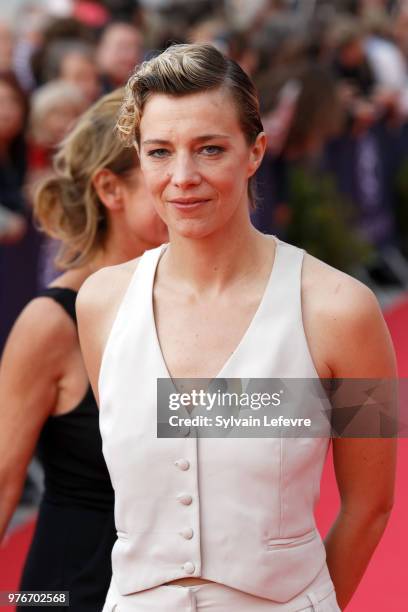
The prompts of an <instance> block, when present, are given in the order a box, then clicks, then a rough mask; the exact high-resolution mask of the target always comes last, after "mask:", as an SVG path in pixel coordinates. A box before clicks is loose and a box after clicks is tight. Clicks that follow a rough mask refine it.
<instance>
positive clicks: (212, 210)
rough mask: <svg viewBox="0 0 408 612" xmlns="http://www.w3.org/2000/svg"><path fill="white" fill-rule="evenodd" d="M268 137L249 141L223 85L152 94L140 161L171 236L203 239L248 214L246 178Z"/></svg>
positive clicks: (145, 114)
mask: <svg viewBox="0 0 408 612" xmlns="http://www.w3.org/2000/svg"><path fill="white" fill-rule="evenodd" d="M264 148H265V137H264V135H263V134H261V135H259V136H258V138H257V141H256V143H255V144H254V145H251V146H249V145H248V144H247V141H246V139H245V136H244V134H243V132H242V129H241V126H240V123H239V119H238V113H237V110H236V107H235V105H234V103H233V101H232V99H231V97H230V95H229V94H228V93H226V91H225V90H223V89H219V90H213V91H208V92H203V93H195V94H190V95H186V96H181V97H175V96H168V95H164V94H155V95H153V96H152V97H151V98H150V100H149V101H148V102H147V103H146V105H145V108H144V110H143V115H142V119H141V124H140V145H139V149H140V163H141V168H142V171H143V174H144V177H145V180H146V186H147V189H148V191H149V192H150V194H151V196H152V198H153V202H154V205H155V207H156V210H157V212H158V213H159V215H160V216H161V218H162V219H163V220H164V221H165V223H166V224H167V225H168V227H169V231H170V234H171V233H172V232H173V231H174V232H175V233H177V234H180V235H183V236H186V237H190V238H202V237H204V236H208V235H209V234H211V233H213V232H216V231H218V230H220V229H221V228H222V227H223V226H224V225H225V224H226V223H227V222H228V221H230V220H231V218H232V217H233V216H234V215H238V217H237V218H239V216H240V215H241V218H244V217H243V216H242V215H244V216H245V217H246V218H248V216H249V212H248V179H249V177H250V176H252V175H253V174H254V173H255V171H256V170H257V168H258V166H259V164H260V162H261V160H262V156H263V153H264Z"/></svg>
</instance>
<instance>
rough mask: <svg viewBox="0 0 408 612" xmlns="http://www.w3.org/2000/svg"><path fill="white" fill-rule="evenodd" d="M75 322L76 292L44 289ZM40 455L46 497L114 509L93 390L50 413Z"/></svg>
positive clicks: (63, 502) (50, 288) (62, 289)
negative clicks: (66, 409)
mask: <svg viewBox="0 0 408 612" xmlns="http://www.w3.org/2000/svg"><path fill="white" fill-rule="evenodd" d="M39 295H40V296H48V297H50V298H52V299H54V300H55V301H56V302H58V304H60V305H61V306H62V308H64V310H65V311H66V312H67V314H68V315H69V316H70V317H71V318H72V320H73V321H74V323H75V324H76V314H75V300H76V296H77V294H76V292H75V291H73V290H72V289H66V288H62V287H49V288H47V289H44V290H43V291H42V292H41V293H40V294H39ZM37 454H38V457H39V459H40V461H41V463H42V465H43V468H44V474H45V492H44V499H45V500H47V501H50V502H52V503H62V504H66V503H73V504H74V505H79V506H83V507H88V508H94V509H99V510H112V509H113V502H114V493H113V489H112V484H111V480H110V476H109V473H108V470H107V467H106V464H105V459H104V457H103V455H102V439H101V435H100V432H99V410H98V407H97V404H96V401H95V398H94V395H93V392H92V389H91V386H89V387H88V390H87V392H86V394H85V396H84V397H83V399H82V400H81V402H80V403H79V404H78V405H77V406H76V407H74V408H73V409H72V410H71V411H70V412H68V413H65V414H61V415H56V416H54V415H53V416H50V417H49V418H48V419H47V421H46V422H45V424H44V427H43V430H42V432H41V435H40V438H39V441H38V446H37Z"/></svg>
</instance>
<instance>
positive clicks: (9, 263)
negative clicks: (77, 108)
mask: <svg viewBox="0 0 408 612" xmlns="http://www.w3.org/2000/svg"><path fill="white" fill-rule="evenodd" d="M27 114H28V105H27V101H26V98H25V95H24V92H23V91H22V89H21V87H20V86H19V84H18V81H17V80H16V78H15V76H14V75H13V74H12V73H9V72H5V73H0V312H1V317H0V356H1V352H2V348H3V346H4V343H5V341H6V338H7V334H8V333H9V331H10V328H11V325H12V323H13V321H14V319H15V318H16V316H17V313H18V312H19V311H20V310H21V308H22V307H23V305H24V303H25V302H26V301H27V299H29V297H28V298H27V299H26V295H27V294H28V295H30V290H31V288H30V279H29V278H27V276H26V275H25V270H26V269H27V271H28V273H29V266H27V267H26V268H25V269H24V270H22V269H21V258H22V249H23V250H27V252H30V253H31V250H32V249H31V246H32V244H31V243H32V241H31V240H30V239H31V238H32V236H31V233H29V235H28V236H27V235H26V238H25V240H24V245H22V244H21V240H22V239H23V237H24V235H25V234H26V231H27V211H26V204H25V199H24V195H23V185H24V180H25V176H26V166H27V164H26V160H27V155H26V143H25V126H26V122H27ZM10 270H13V274H15V275H17V276H19V277H20V279H21V281H22V282H21V283H19V284H18V285H16V283H11V279H10V276H11V275H10V273H9V271H10ZM23 274H24V276H23ZM31 295H33V293H31Z"/></svg>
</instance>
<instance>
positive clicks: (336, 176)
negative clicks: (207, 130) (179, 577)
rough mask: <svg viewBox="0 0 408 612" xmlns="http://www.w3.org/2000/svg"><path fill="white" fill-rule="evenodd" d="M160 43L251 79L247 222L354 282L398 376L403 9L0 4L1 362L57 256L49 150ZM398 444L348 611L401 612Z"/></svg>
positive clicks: (21, 514)
mask: <svg viewBox="0 0 408 612" xmlns="http://www.w3.org/2000/svg"><path fill="white" fill-rule="evenodd" d="M172 42H210V43H212V44H214V45H216V46H217V48H219V49H220V50H222V51H223V52H224V53H225V54H227V55H229V56H230V57H231V58H233V59H235V60H236V61H237V62H239V64H240V65H241V66H242V68H243V69H244V70H246V71H247V72H248V74H250V76H251V77H252V79H253V80H254V81H255V84H256V86H257V88H258V91H259V95H260V100H261V111H262V116H263V120H264V126H265V130H266V132H267V134H268V138H269V147H268V152H267V155H266V157H265V160H264V162H263V164H262V166H261V168H260V170H259V173H258V177H257V201H258V204H257V209H256V211H255V212H254V213H253V215H252V219H253V223H254V224H255V226H256V227H258V228H259V229H260V230H261V231H263V232H267V233H273V234H276V235H278V236H279V237H280V238H282V239H283V240H287V241H288V242H292V243H294V244H296V245H298V246H301V247H304V248H305V249H307V250H308V251H309V252H310V253H312V254H313V255H315V256H317V257H319V258H320V259H323V260H324V261H326V262H328V263H329V264H331V265H333V266H335V267H337V268H340V269H342V270H344V271H346V272H348V273H350V274H352V275H354V276H356V277H357V278H359V279H361V280H362V281H363V282H365V283H366V284H368V285H369V286H370V287H371V288H372V289H373V290H374V291H375V293H376V295H377V296H378V298H379V300H380V303H381V304H382V306H383V308H384V312H385V316H386V318H387V322H388V324H389V327H390V330H391V333H392V335H393V339H394V342H395V345H396V349H397V353H398V360H399V368H400V375H401V376H403V375H405V374H406V372H408V337H406V336H407V334H408V332H407V331H406V329H407V327H408V326H407V321H408V297H406V296H407V293H406V292H407V288H408V1H406V0H400V1H397V0H330V1H328V0H327V1H325V0H3V1H2V2H1V4H0V313H1V316H0V354H1V351H2V348H3V346H4V342H5V339H6V337H7V334H8V332H9V330H10V328H11V326H12V324H13V322H14V320H15V318H16V317H17V316H18V314H19V312H20V311H21V309H22V308H23V307H24V305H25V304H26V303H27V302H28V301H29V300H30V299H31V298H32V297H34V296H35V295H36V293H37V292H38V290H39V289H41V288H42V287H44V286H45V285H46V284H47V283H48V282H49V281H50V280H52V278H53V277H54V276H55V275H56V273H57V272H56V270H55V268H54V266H53V263H52V253H53V251H54V250H55V247H56V245H55V243H52V242H50V241H49V240H46V239H45V238H44V236H42V235H41V234H40V233H39V232H38V230H37V229H36V227H35V224H34V223H33V219H32V212H31V211H32V202H33V197H34V193H35V189H36V185H37V184H38V183H39V181H41V179H43V178H44V177H47V176H48V175H49V174H51V173H52V172H53V165H52V159H53V154H54V152H55V151H56V149H57V147H58V144H59V143H60V142H61V140H62V139H63V138H64V136H65V135H66V134H67V133H68V131H69V130H70V129H71V127H72V126H73V125H74V124H75V121H76V120H77V119H78V117H79V116H80V115H81V113H83V112H84V110H85V109H86V108H87V107H88V106H89V105H90V104H92V102H94V101H95V100H96V99H97V98H98V97H100V96H101V95H102V94H104V93H106V92H108V91H111V90H112V89H115V88H116V87H118V86H120V85H122V84H124V83H125V82H126V80H127V78H128V76H129V74H130V73H131V71H132V69H133V68H134V66H135V65H136V64H138V63H139V62H141V61H142V60H143V59H146V58H149V57H151V56H152V54H154V53H157V52H158V50H161V49H163V48H165V47H166V46H168V45H169V44H171V43H172ZM113 137H114V136H113V135H112V138H113ZM26 341H27V342H30V338H29V337H27V339H26ZM0 401H2V402H3V401H7V398H0ZM405 442H406V440H401V441H400V462H399V467H398V469H399V473H398V492H397V493H398V497H397V503H396V509H395V511H394V514H393V517H392V519H391V521H390V524H389V526H388V528H387V532H386V535H385V536H384V539H383V540H382V542H381V543H380V546H379V549H378V550H377V552H376V554H375V557H374V559H373V561H372V563H371V564H370V567H369V569H368V571H367V573H366V576H365V577H364V579H363V582H362V584H361V586H360V588H359V591H358V592H357V594H356V596H355V598H354V599H353V601H352V603H351V604H350V606H349V607H348V610H351V611H352V612H361V611H364V612H365V611H366V610H370V612H380V611H381V612H383V611H384V610H386V611H387V612H391V611H392V612H403V611H405V610H406V609H407V603H406V602H407V601H408V588H407V585H406V576H405V572H404V568H405V569H406V554H404V545H405V546H407V545H408V538H407V533H408V531H407V529H406V527H405V524H404V522H405V521H404V519H405V515H406V512H407V510H408V499H407V494H406V492H405V493H404V488H405V489H406V487H404V480H405V479H404V476H405V474H406V469H408V449H407V445H406V444H405ZM11 443H12V442H11ZM41 487H42V474H41V470H40V468H39V465H38V463H37V462H36V461H35V460H34V461H33V462H32V464H31V466H30V470H29V474H28V477H27V482H26V486H25V490H24V494H23V497H22V500H21V503H20V506H19V509H18V511H17V512H16V514H15V516H14V518H13V521H12V524H11V526H10V529H9V534H8V537H7V538H6V541H5V543H4V544H3V546H2V548H1V549H0V590H2V589H3V590H5V589H7V590H12V589H16V588H17V585H18V579H19V572H20V569H21V565H22V561H23V558H24V554H25V551H26V550H27V546H28V543H29V539H30V537H31V533H32V526H33V521H34V520H35V515H33V512H35V508H36V505H37V503H38V499H39V496H40V494H41ZM0 494H1V492H0ZM337 508H338V497H337V493H336V488H335V483H334V476H333V473H332V471H331V468H330V465H329V464H328V466H327V469H326V472H325V477H324V481H323V485H322V501H321V503H320V506H319V508H318V513H317V516H318V521H319V525H320V527H321V529H322V531H323V532H324V531H325V530H327V528H328V526H329V524H330V521H331V520H333V518H334V516H335V514H336V511H337ZM350 554H352V551H350ZM254 571H256V570H254Z"/></svg>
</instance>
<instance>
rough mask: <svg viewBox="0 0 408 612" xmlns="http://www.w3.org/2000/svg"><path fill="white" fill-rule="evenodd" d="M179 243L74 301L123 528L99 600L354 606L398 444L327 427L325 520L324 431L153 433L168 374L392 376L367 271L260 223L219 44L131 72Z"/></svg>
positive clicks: (155, 173)
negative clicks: (331, 486)
mask: <svg viewBox="0 0 408 612" xmlns="http://www.w3.org/2000/svg"><path fill="white" fill-rule="evenodd" d="M118 129H119V131H120V132H121V133H122V135H123V137H124V138H125V139H127V140H128V141H129V142H130V143H132V144H133V143H134V145H135V146H136V148H137V150H138V152H139V156H140V162H141V168H142V171H143V174H144V177H145V181H146V185H147V188H148V190H149V192H150V193H151V196H152V199H153V201H154V204H155V207H156V210H157V212H158V213H159V215H160V216H161V217H162V219H163V220H164V221H165V222H166V224H167V225H168V228H169V244H168V245H164V246H163V247H159V248H157V249H154V250H152V251H149V252H147V253H145V254H144V255H143V256H142V257H141V258H138V259H136V260H134V261H132V262H130V263H127V264H122V265H118V266H114V267H111V268H106V269H104V270H101V271H99V272H97V273H96V274H95V275H93V276H92V277H90V279H88V280H87V281H86V283H85V285H84V287H83V288H82V289H81V292H80V295H79V299H78V302H77V312H78V317H79V326H80V340H81V345H82V347H83V352H84V357H85V362H86V365H87V369H88V372H89V376H90V379H91V381H92V384H93V388H94V391H95V394H96V395H97V396H99V408H100V427H101V433H102V438H103V450H104V455H105V459H106V462H107V465H108V468H109V471H110V475H111V478H112V483H113V486H114V489H115V521H116V529H117V535H118V539H117V541H116V543H115V545H114V548H113V553H112V564H113V576H112V581H111V586H110V590H109V593H108V596H107V600H106V603H105V607H104V611H105V612H109V611H113V610H120V611H121V612H123V611H126V610H132V611H135V612H136V611H140V612H144V611H148V610H149V611H157V612H164V611H165V612H181V611H182V610H183V611H186V612H187V611H188V612H190V611H193V610H199V611H200V610H202V611H204V610H205V611H207V610H208V611H210V610H211V612H227V611H230V610H240V611H245V612H258V611H261V610H262V611H263V610H265V611H270V610H279V611H282V612H295V611H300V610H304V611H320V612H329V611H330V612H335V611H338V610H339V609H343V608H344V607H345V606H346V605H347V603H348V601H349V600H350V599H351V597H352V595H353V592H354V591H355V589H356V588H357V585H358V583H359V581H360V580H361V577H362V576H363V574H364V571H365V568H366V566H367V564H368V562H369V560H370V558H371V556H372V554H373V552H374V549H375V547H376V545H377V544H378V542H379V540H380V538H381V535H382V533H383V531H384V528H385V526H386V523H387V520H388V517H389V514H390V511H391V507H392V503H393V486H394V471H395V441H393V440H391V439H389V440H386V439H383V440H381V439H354V440H353V439H334V440H333V451H334V461H335V469H336V475H337V480H338V485H339V491H340V496H341V502H342V503H341V509H340V512H339V515H338V517H337V519H336V521H335V522H334V524H333V526H332V528H331V530H330V532H329V534H328V535H327V537H326V539H325V542H323V541H322V539H321V537H320V534H319V533H318V531H317V529H316V526H315V520H314V514H313V510H314V506H315V504H316V501H317V499H318V495H319V484H320V477H321V471H322V467H323V465H324V461H325V458H326V454H327V450H328V445H329V438H328V437H315V438H310V439H284V438H274V439H273V438H269V439H268V438H262V439H250V438H248V439H232V438H229V439H228V438H222V439H211V438H200V439H197V437H194V436H189V437H184V438H179V439H158V438H157V435H156V433H157V432H156V426H157V412H156V383H157V379H158V378H167V379H168V378H171V379H177V378H209V379H214V378H223V379H229V378H247V379H248V378H277V377H280V378H313V379H316V380H317V381H319V378H330V377H341V378H351V377H360V378H383V377H384V378H392V377H394V376H395V358H394V353H393V349H392V345H391V341H390V338H389V335H388V332H387V329H386V326H385V323H384V321H383V318H382V315H381V312H380V309H379V307H378V304H377V302H376V299H375V298H374V296H373V294H372V293H371V292H370V291H369V290H368V289H367V288H366V287H365V286H363V285H362V284H360V283H359V282H357V281H356V280H354V279H352V278H350V277H348V276H347V275H345V274H343V273H341V272H339V271H337V270H334V269H333V268H331V267H329V266H327V265H325V264H324V263H322V262H321V261H318V260H316V259H315V258H313V257H312V256H310V255H308V254H304V252H303V251H302V250H300V249H298V248H295V247H294V246H291V245H289V244H286V243H284V242H281V241H279V240H277V239H276V238H274V237H271V236H265V235H263V234H261V233H259V232H258V231H257V230H255V229H254V228H253V226H252V225H251V223H250V218H249V209H250V205H251V201H252V195H251V193H252V192H251V182H252V177H253V175H254V174H255V172H256V170H257V168H258V167H259V165H260V163H261V160H262V156H263V154H264V150H265V144H266V143H265V135H264V132H263V128H262V124H261V120H260V116H259V109H258V101H257V98H256V94H255V90H254V87H253V85H252V83H251V81H250V80H249V78H248V77H247V76H246V74H245V73H244V72H243V71H242V70H241V68H240V67H239V66H238V65H237V64H235V63H234V62H232V61H231V60H229V59H226V58H225V57H224V56H223V55H222V54H220V53H219V52H218V51H217V50H216V49H214V48H213V47H211V46H209V45H175V46H172V47H170V48H169V49H167V50H166V51H164V52H163V53H162V54H161V55H159V56H157V57H155V58H153V59H151V60H149V61H148V62H145V63H144V64H142V65H141V66H140V67H139V68H138V69H137V71H136V72H135V74H134V75H133V76H132V77H131V78H130V80H129V83H128V86H127V94H126V98H125V101H124V104H123V107H122V111H121V114H120V117H119V120H118Z"/></svg>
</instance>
